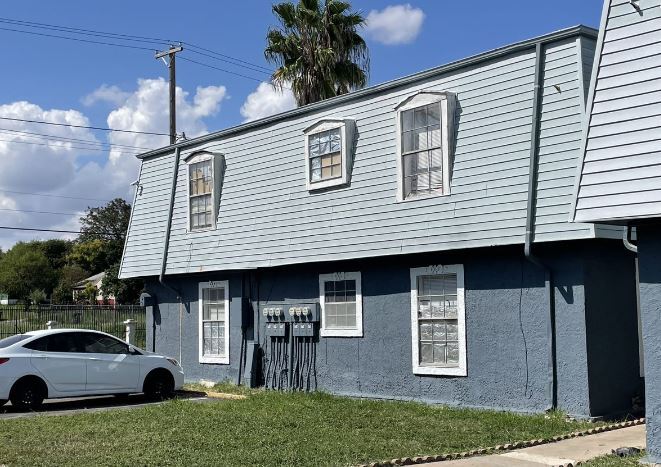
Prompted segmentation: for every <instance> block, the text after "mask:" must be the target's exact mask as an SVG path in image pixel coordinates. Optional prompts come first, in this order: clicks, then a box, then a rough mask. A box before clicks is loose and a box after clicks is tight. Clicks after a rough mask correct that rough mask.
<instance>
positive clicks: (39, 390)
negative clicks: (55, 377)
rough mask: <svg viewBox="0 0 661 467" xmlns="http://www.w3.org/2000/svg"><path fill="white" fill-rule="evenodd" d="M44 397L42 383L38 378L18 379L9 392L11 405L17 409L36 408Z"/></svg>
mask: <svg viewBox="0 0 661 467" xmlns="http://www.w3.org/2000/svg"><path fill="white" fill-rule="evenodd" d="M45 397H46V394H45V391H44V386H43V383H41V382H40V381H38V380H33V379H27V380H19V381H17V382H16V384H14V387H13V388H12V389H11V392H10V394H9V400H10V401H11V405H12V406H14V407H16V409H18V410H37V409H39V407H41V404H42V402H43V401H44V398H45Z"/></svg>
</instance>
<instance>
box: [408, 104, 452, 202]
mask: <svg viewBox="0 0 661 467" xmlns="http://www.w3.org/2000/svg"><path fill="white" fill-rule="evenodd" d="M397 132H398V141H399V145H398V146H399V147H398V169H399V170H398V171H399V176H400V180H399V187H398V198H399V199H400V200H408V199H415V198H417V197H421V196H430V195H439V194H440V195H444V194H449V193H450V165H451V152H452V138H453V133H454V94H451V93H436V92H421V93H419V94H416V95H415V96H413V97H410V98H409V99H407V100H405V101H404V102H403V103H402V104H400V105H399V106H398V107H397Z"/></svg>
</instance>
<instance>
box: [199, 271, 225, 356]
mask: <svg viewBox="0 0 661 467" xmlns="http://www.w3.org/2000/svg"><path fill="white" fill-rule="evenodd" d="M229 311H230V310H229V290H228V282H227V281H211V282H201V283H200V285H199V316H200V318H199V319H200V326H199V345H200V358H199V360H200V363H225V364H227V363H229Z"/></svg>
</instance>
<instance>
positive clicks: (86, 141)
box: [0, 128, 152, 151]
mask: <svg viewBox="0 0 661 467" xmlns="http://www.w3.org/2000/svg"><path fill="white" fill-rule="evenodd" d="M0 132H2V133H6V132H10V133H18V134H20V135H27V136H29V137H36V136H43V137H46V138H51V140H52V141H64V142H74V143H84V144H96V145H99V146H108V147H109V148H111V147H113V146H114V147H119V148H126V149H144V150H145V151H151V150H152V149H150V148H145V147H142V146H129V145H127V144H115V143H106V142H103V141H94V140H91V139H79V138H70V137H68V136H57V135H48V134H44V133H34V132H32V131H22V130H12V129H9V128H0ZM33 135H34V136H33ZM109 148H108V149H109Z"/></svg>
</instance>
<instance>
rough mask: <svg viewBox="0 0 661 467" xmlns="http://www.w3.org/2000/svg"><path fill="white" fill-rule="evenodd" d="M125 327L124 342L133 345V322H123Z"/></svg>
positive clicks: (129, 320)
mask: <svg viewBox="0 0 661 467" xmlns="http://www.w3.org/2000/svg"><path fill="white" fill-rule="evenodd" d="M124 324H125V325H126V334H125V337H124V340H125V341H126V342H127V343H128V344H131V345H135V321H134V320H132V319H127V320H126V321H124Z"/></svg>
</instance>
